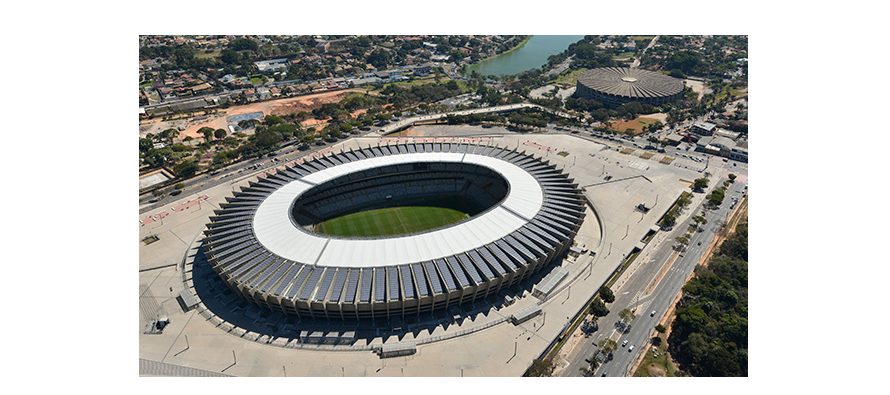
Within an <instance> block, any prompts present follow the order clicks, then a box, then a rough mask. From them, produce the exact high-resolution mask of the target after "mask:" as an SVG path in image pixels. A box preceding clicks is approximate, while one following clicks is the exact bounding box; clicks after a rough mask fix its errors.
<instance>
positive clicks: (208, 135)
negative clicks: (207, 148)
mask: <svg viewBox="0 0 890 395" xmlns="http://www.w3.org/2000/svg"><path fill="white" fill-rule="evenodd" d="M198 133H200V134H202V135H204V141H205V142H208V143H209V142H210V141H211V140H213V128H210V127H207V126H205V127H203V128H201V129H198Z"/></svg>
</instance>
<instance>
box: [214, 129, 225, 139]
mask: <svg viewBox="0 0 890 395" xmlns="http://www.w3.org/2000/svg"><path fill="white" fill-rule="evenodd" d="M213 137H215V138H216V139H217V140H219V139H223V138H225V137H226V130H225V129H216V130H214V131H213Z"/></svg>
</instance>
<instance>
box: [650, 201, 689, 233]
mask: <svg viewBox="0 0 890 395" xmlns="http://www.w3.org/2000/svg"><path fill="white" fill-rule="evenodd" d="M691 202H692V194H690V193H689V192H683V193H681V194H680V197H679V198H677V201H676V202H675V203H674V205H673V206H672V207H671V208H670V209H669V210H668V212H667V213H665V214H664V217H662V218H661V221H659V223H658V225H660V226H661V227H663V228H670V227H673V226H674V225H676V223H677V216H679V215H680V210H683V209H684V208H686V206H688V205H689V203H691Z"/></svg>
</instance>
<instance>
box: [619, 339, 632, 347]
mask: <svg viewBox="0 0 890 395" xmlns="http://www.w3.org/2000/svg"><path fill="white" fill-rule="evenodd" d="M626 345H627V340H625V341H623V342H621V347H624V346H626ZM631 347H633V346H631Z"/></svg>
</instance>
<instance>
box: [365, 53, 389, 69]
mask: <svg viewBox="0 0 890 395" xmlns="http://www.w3.org/2000/svg"><path fill="white" fill-rule="evenodd" d="M366 61H367V62H368V63H370V64H372V65H374V67H376V68H378V69H382V68H385V67H386V66H387V65H388V64H389V61H390V56H389V52H388V51H386V50H383V49H375V50H374V51H372V52H371V54H370V55H368V58H367V59H366Z"/></svg>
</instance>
